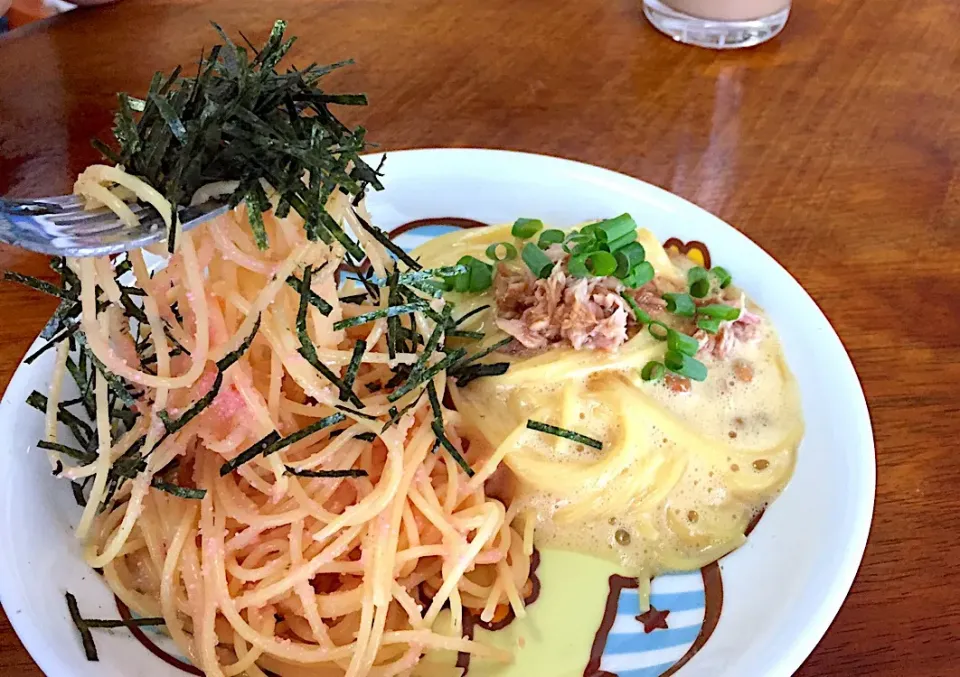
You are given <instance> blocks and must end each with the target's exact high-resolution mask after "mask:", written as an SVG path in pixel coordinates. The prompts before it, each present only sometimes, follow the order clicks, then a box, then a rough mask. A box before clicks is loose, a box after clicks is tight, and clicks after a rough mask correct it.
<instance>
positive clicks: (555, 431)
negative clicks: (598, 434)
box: [527, 419, 603, 450]
mask: <svg viewBox="0 0 960 677" xmlns="http://www.w3.org/2000/svg"><path fill="white" fill-rule="evenodd" d="M527 429H528V430H536V431H537V432H541V433H547V434H548V435H556V436H557V437H562V438H564V439H566V440H570V441H571V442H578V443H580V444H585V445H586V446H588V447H593V448H594V449H599V450H603V442H601V441H600V440H595V439H593V438H592V437H587V436H586V435H581V434H580V433H575V432H573V431H572V430H567V429H566V428H558V427H557V426H555V425H550V424H548V423H541V422H540V421H534V420H533V419H528V420H527Z"/></svg>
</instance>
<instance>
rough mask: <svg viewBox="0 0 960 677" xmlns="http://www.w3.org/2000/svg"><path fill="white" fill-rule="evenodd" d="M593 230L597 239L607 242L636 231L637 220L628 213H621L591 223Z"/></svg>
mask: <svg viewBox="0 0 960 677" xmlns="http://www.w3.org/2000/svg"><path fill="white" fill-rule="evenodd" d="M593 230H594V232H596V234H597V239H598V240H600V241H601V242H607V243H609V242H613V241H615V240H617V239H619V238H621V237H623V236H624V235H627V234H629V233H630V232H632V231H636V230H637V222H636V221H634V220H633V217H632V216H630V215H629V214H621V215H620V216H617V217H614V218H612V219H607V220H606V221H600V222H599V223H595V224H593Z"/></svg>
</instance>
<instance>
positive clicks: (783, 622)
mask: <svg viewBox="0 0 960 677" xmlns="http://www.w3.org/2000/svg"><path fill="white" fill-rule="evenodd" d="M385 171H386V179H385V184H386V190H384V191H383V192H381V193H377V194H374V195H372V196H371V197H370V200H369V206H370V210H371V212H372V213H373V216H374V218H375V221H376V222H377V223H378V224H379V225H380V226H382V227H384V228H386V229H391V228H394V227H396V226H397V225H399V224H401V223H405V222H408V221H412V220H415V219H421V218H427V217H442V216H455V217H465V218H471V219H477V220H480V221H484V222H489V223H499V222H506V221H512V220H514V219H515V218H517V217H518V216H533V217H537V218H541V219H543V220H544V221H545V222H547V223H549V224H552V225H558V226H566V225H572V224H576V223H578V222H582V221H585V220H588V219H595V218H603V217H610V216H614V215H616V214H620V213H622V212H630V213H631V214H632V215H633V216H634V218H635V219H636V220H637V222H638V223H640V224H641V225H642V226H645V227H648V228H650V229H651V230H653V231H654V233H656V234H657V235H658V236H659V237H660V238H661V240H665V239H667V238H669V237H677V238H679V239H680V240H682V241H684V242H686V241H691V240H699V241H701V242H704V243H706V244H707V245H708V247H709V249H710V252H711V255H712V257H713V260H714V261H716V262H720V263H722V264H723V265H724V266H725V267H727V268H728V269H729V270H731V271H732V272H733V274H734V275H735V277H736V282H737V284H738V285H739V286H741V287H743V288H744V289H745V290H747V292H748V293H749V294H750V295H751V296H752V297H753V298H754V299H755V300H756V301H757V303H759V304H760V305H761V306H763V307H764V308H765V309H766V310H767V312H768V314H769V315H770V317H771V318H772V319H773V321H774V323H775V324H776V326H777V328H778V330H779V332H780V336H781V338H782V341H783V345H784V349H785V351H786V356H787V360H788V362H789V364H790V366H791V368H792V369H793V371H794V373H795V374H796V375H797V378H798V380H799V382H800V388H801V391H802V395H803V408H804V415H805V419H806V428H807V433H806V438H805V439H804V441H803V444H802V446H801V448H800V452H799V457H798V462H797V467H796V473H795V475H794V477H793V479H792V480H791V482H790V484H789V485H788V487H787V488H786V490H785V491H784V493H783V495H782V496H781V497H780V498H779V499H778V500H777V501H776V502H775V503H774V504H773V505H772V506H771V507H770V509H769V510H768V511H767V513H766V515H765V516H764V518H763V520H762V521H761V522H760V525H759V526H758V527H757V529H756V530H755V531H754V532H753V534H752V535H751V536H750V539H749V540H748V542H747V544H746V545H745V546H744V547H743V548H741V549H740V550H738V551H736V552H735V553H733V554H732V555H731V556H729V557H727V558H725V559H724V560H723V561H722V563H721V569H722V576H723V592H724V594H723V597H724V601H723V608H722V613H721V615H720V620H719V623H718V625H717V627H716V630H715V631H714V633H713V634H712V636H711V637H710V638H709V641H707V642H706V645H705V646H704V647H703V648H702V649H701V650H700V652H699V653H697V654H696V655H695V656H694V657H693V659H692V660H690V662H689V663H687V665H686V666H684V667H683V668H681V669H680V671H679V673H678V674H679V675H681V677H697V676H706V675H709V676H710V677H720V676H724V675H729V676H736V677H743V676H745V675H748V676H764V677H767V676H769V677H776V676H780V675H783V676H787V675H790V674H792V673H793V672H794V671H795V670H796V669H797V668H798V667H799V666H800V664H801V663H802V662H803V660H804V659H805V658H806V657H807V655H808V654H809V653H810V652H811V651H812V650H813V648H814V646H815V645H816V643H817V642H818V641H819V640H820V638H821V637H822V636H823V634H824V632H826V630H827V627H828V626H829V624H830V622H831V621H832V620H833V618H834V616H835V615H836V613H837V611H838V610H839V608H840V605H841V603H842V602H843V599H844V596H845V595H846V593H847V591H848V590H849V588H850V585H851V583H852V582H853V578H854V575H855V573H856V570H857V567H858V566H859V563H860V559H861V556H862V555H863V549H864V547H865V545H866V540H867V533H868V531H869V527H870V519H871V515H872V512H873V500H874V492H875V482H876V467H875V458H874V448H873V436H872V433H871V429H870V419H869V415H868V412H867V406H866V402H865V401H864V397H863V392H862V390H861V387H860V383H859V381H858V380H857V376H856V373H855V372H854V370H853V366H852V365H851V363H850V359H849V358H848V356H847V354H846V352H845V351H844V348H843V345H842V344H841V343H840V340H839V338H838V337H837V335H836V333H835V332H834V331H833V329H832V328H831V326H830V324H829V323H828V322H827V320H826V318H825V317H824V315H823V313H822V312H821V311H820V309H819V308H818V307H817V306H816V304H815V303H814V302H813V300H812V299H811V298H810V297H809V296H808V295H807V293H806V292H805V291H804V290H803V289H802V288H801V287H800V285H799V284H798V283H797V282H796V281H795V280H794V279H793V278H792V277H791V276H790V274H789V273H787V272H786V271H785V270H784V269H783V268H782V267H780V265H778V264H777V262H776V261H774V259H773V258H772V257H770V256H769V255H768V254H766V253H765V252H764V251H763V250H761V249H760V248H759V247H758V246H757V245H755V244H754V243H753V242H751V241H750V240H748V239H747V238H746V237H745V236H744V235H742V234H741V233H739V232H738V231H736V230H734V229H733V228H731V227H730V226H728V225H726V224H725V223H723V222H722V221H720V220H719V219H718V218H716V217H714V216H712V215H710V214H708V213H707V212H705V211H703V210H702V209H700V208H699V207H696V206H694V205H692V204H691V203H689V202H686V201H685V200H683V199H681V198H679V197H676V196H674V195H671V194H670V193H667V192H666V191H664V190H661V189H659V188H656V187H654V186H651V185H649V184H646V183H643V182H642V181H638V180H636V179H633V178H630V177H627V176H623V175H621V174H617V173H614V172H611V171H607V170H604V169H599V168H596V167H591V166H588V165H584V164H579V163H576V162H571V161H567V160H560V159H556V158H551V157H544V156H537V155H528V154H521V153H510V152H504V151H489V150H458V149H442V150H414V151H401V152H393V153H390V154H389V157H388V159H387V163H386V165H385ZM35 345H39V344H35ZM44 357H45V358H46V359H40V360H38V361H37V362H36V363H35V364H33V365H32V366H28V365H24V364H21V365H20V368H19V369H17V372H16V374H15V375H14V377H13V380H12V381H11V382H10V386H9V387H8V388H7V392H6V394H5V395H4V398H3V403H2V405H0V438H2V439H3V440H4V445H3V450H2V452H0V497H2V501H3V508H2V510H0V601H2V603H3V607H4V609H5V610H6V613H7V615H8V616H9V618H10V621H11V622H12V624H13V626H14V628H15V629H16V631H17V633H18V634H19V635H20V638H21V639H22V640H23V643H24V645H25V646H26V647H27V649H28V650H29V652H30V654H31V655H32V656H33V658H34V659H35V660H36V661H37V663H38V664H39V665H40V667H41V668H42V669H43V671H44V672H45V673H46V674H47V675H50V676H51V677H67V676H78V677H79V676H87V675H89V676H90V677H94V676H96V677H107V676H114V675H116V676H118V677H119V676H123V677H137V676H143V677H160V676H166V675H182V674H184V673H183V672H181V671H179V670H177V669H176V668H173V667H170V666H168V665H167V664H166V663H164V662H162V661H161V660H160V659H158V658H156V657H154V656H153V655H151V654H150V653H148V652H147V651H146V650H145V649H144V648H143V646H141V645H140V644H139V643H138V642H137V641H135V640H133V639H132V638H131V637H130V635H129V633H127V632H126V631H118V632H115V633H107V632H98V633H97V635H96V640H97V648H98V650H99V654H100V663H88V662H87V661H86V660H85V659H84V656H83V652H82V649H81V646H80V642H79V637H78V635H77V632H76V630H75V629H74V627H73V625H72V624H71V622H70V619H69V616H68V614H67V609H66V605H65V603H64V591H66V590H70V591H71V592H73V593H74V594H76V595H77V597H78V598H79V601H80V605H81V609H82V610H83V612H84V614H85V615H87V616H94V615H102V616H106V617H116V607H115V605H114V603H113V599H112V595H111V594H110V593H109V592H108V589H107V588H106V586H105V585H104V584H103V583H102V582H101V581H100V579H99V577H98V576H97V575H96V574H95V573H93V572H92V571H90V570H89V569H88V568H87V566H86V565H85V564H84V563H83V561H82V559H81V557H80V548H79V546H78V544H77V543H76V541H75V540H74V537H73V527H74V525H75V524H76V521H77V519H78V517H79V509H78V508H77V506H76V505H75V504H74V501H73V498H72V496H71V493H70V489H69V486H68V485H67V484H66V483H65V482H63V481H60V480H57V479H55V478H53V477H52V476H51V475H50V470H49V466H48V464H47V460H46V456H45V453H44V452H43V451H42V450H38V449H36V448H35V446H34V445H35V443H36V441H37V440H38V439H39V438H40V437H41V434H42V424H43V417H42V416H41V415H40V413H39V412H36V411H34V410H33V409H30V408H29V407H27V405H25V404H24V399H25V398H26V396H27V395H28V394H29V393H30V391H32V390H34V389H36V390H39V391H40V392H44V393H45V392H46V391H47V388H48V385H49V379H50V371H51V364H52V355H51V353H47V354H46V355H45V356H44ZM623 674H626V673H623ZM631 674H634V673H631ZM635 674H638V675H639V674H640V673H639V672H637V673H635ZM547 677H550V676H547Z"/></svg>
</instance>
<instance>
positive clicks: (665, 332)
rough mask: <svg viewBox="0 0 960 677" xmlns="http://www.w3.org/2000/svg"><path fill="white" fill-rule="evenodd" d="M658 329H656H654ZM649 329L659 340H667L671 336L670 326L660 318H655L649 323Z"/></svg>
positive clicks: (651, 334)
mask: <svg viewBox="0 0 960 677" xmlns="http://www.w3.org/2000/svg"><path fill="white" fill-rule="evenodd" d="M654 329H656V331H654ZM647 331H648V332H650V336H652V337H653V338H655V339H657V340H658V341H666V340H667V338H668V337H669V336H670V327H668V326H667V325H665V324H664V323H663V322H661V321H660V320H653V321H651V322H650V323H648V324H647Z"/></svg>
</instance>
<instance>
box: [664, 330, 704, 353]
mask: <svg viewBox="0 0 960 677" xmlns="http://www.w3.org/2000/svg"><path fill="white" fill-rule="evenodd" d="M667 349H668V350H675V351H677V352H678V353H683V354H684V355H689V356H690V357H693V356H694V355H696V354H697V351H698V350H700V343H699V342H698V341H697V339H695V338H693V337H692V336H687V335H686V334H683V333H681V332H679V331H676V330H675V329H671V330H670V331H668V332H667Z"/></svg>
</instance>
